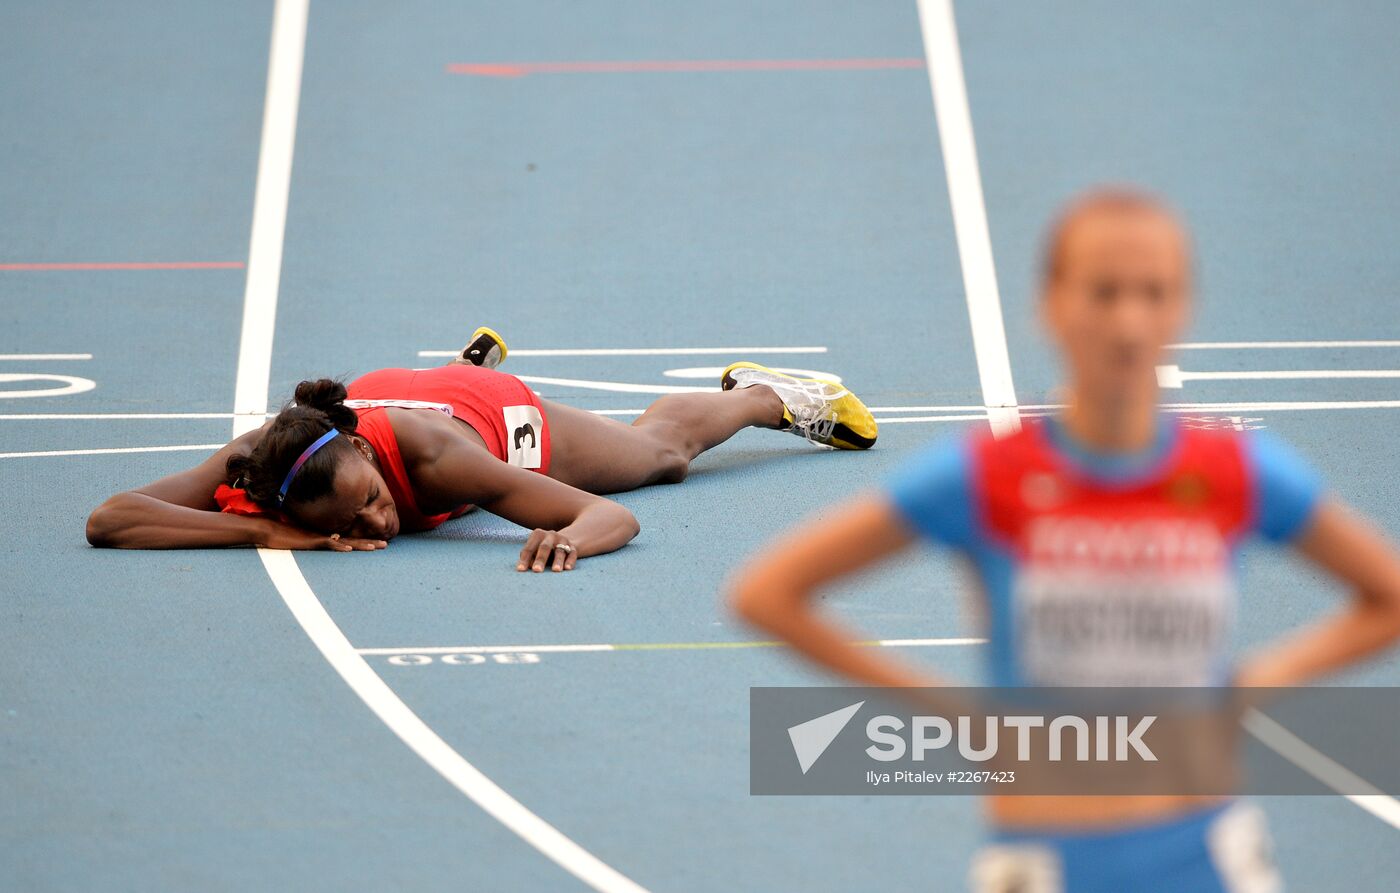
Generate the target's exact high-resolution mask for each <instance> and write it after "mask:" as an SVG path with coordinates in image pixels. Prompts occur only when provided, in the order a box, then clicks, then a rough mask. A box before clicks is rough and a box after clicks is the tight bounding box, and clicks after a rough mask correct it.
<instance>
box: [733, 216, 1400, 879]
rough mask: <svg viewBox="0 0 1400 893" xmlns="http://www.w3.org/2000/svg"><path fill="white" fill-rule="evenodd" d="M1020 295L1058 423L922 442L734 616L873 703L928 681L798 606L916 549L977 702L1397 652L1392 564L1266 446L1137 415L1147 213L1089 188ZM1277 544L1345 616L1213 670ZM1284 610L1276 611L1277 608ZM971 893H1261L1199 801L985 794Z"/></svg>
mask: <svg viewBox="0 0 1400 893" xmlns="http://www.w3.org/2000/svg"><path fill="white" fill-rule="evenodd" d="M1043 276H1044V278H1043V282H1042V290H1041V297H1040V313H1041V316H1042V321H1043V322H1044V324H1045V328H1046V329H1047V330H1048V333H1049V335H1050V337H1051V338H1052V340H1053V341H1054V342H1055V345H1056V346H1057V347H1058V349H1059V352H1060V355H1061V357H1062V359H1063V366H1064V373H1065V377H1066V379H1067V387H1066V389H1065V403H1066V405H1065V407H1064V408H1063V409H1062V410H1060V411H1059V412H1058V413H1057V414H1056V415H1055V416H1053V417H1051V418H1046V419H1034V420H1029V421H1028V422H1027V423H1026V424H1025V425H1024V426H1023V427H1022V429H1021V430H1020V431H1018V432H1005V433H1006V434H1007V436H1005V437H1002V438H1000V439H997V438H994V437H992V436H991V435H990V434H989V433H987V432H984V431H980V430H979V431H976V432H972V433H970V434H969V435H964V436H962V437H959V438H955V439H949V440H947V441H945V442H943V443H939V444H936V445H935V446H934V447H933V448H931V449H929V450H928V451H927V452H926V453H924V454H923V455H921V456H919V457H918V458H917V459H916V460H915V461H914V462H913V463H911V464H910V466H909V467H908V468H906V469H904V471H903V472H902V473H901V474H899V475H898V476H896V477H895V478H894V479H893V480H891V481H890V482H888V483H887V484H886V485H885V486H883V487H880V488H878V489H876V490H873V491H872V492H869V493H867V494H865V495H863V496H861V497H859V498H857V499H855V500H853V501H852V502H850V503H849V504H847V505H845V506H842V507H839V508H838V509H837V510H834V511H828V512H826V513H825V516H826V517H824V518H823V519H822V520H820V521H817V522H813V523H810V524H808V525H805V526H803V527H801V528H799V529H797V530H796V531H794V532H793V533H791V534H790V535H789V536H787V537H786V538H784V539H783V540H782V541H780V542H778V543H776V544H773V545H770V546H768V547H766V548H765V549H764V550H763V551H762V552H761V553H759V557H757V558H755V559H754V561H753V562H752V563H751V564H749V566H748V567H747V568H746V569H745V570H744V571H743V572H741V573H740V575H739V576H738V577H737V579H736V581H735V583H734V587H733V592H732V598H733V603H734V607H735V608H736V610H737V611H738V612H739V614H741V615H742V616H743V617H745V618H746V619H747V620H749V621H750V622H751V623H753V624H755V625H756V626H758V627H760V628H762V629H763V630H764V631H766V632H768V633H770V634H772V635H775V636H777V637H780V638H782V639H785V640H787V641H788V642H790V643H791V644H792V645H793V646H794V647H795V648H796V649H797V650H798V651H800V652H802V653H803V654H804V655H806V656H807V657H808V658H810V659H811V660H813V661H815V662H817V663H819V664H821V665H823V666H825V667H827V668H828V669H831V670H833V671H835V672H836V673H839V674H841V675H842V676H844V677H846V678H848V679H852V680H855V681H856V682H857V683H859V684H864V685H876V686H924V685H934V684H938V680H936V679H934V678H933V677H931V676H929V675H928V674H927V673H925V672H923V671H921V670H918V669H915V668H913V667H909V666H906V665H904V664H902V663H899V662H897V661H895V660H893V659H891V658H889V657H887V656H885V655H883V654H880V653H878V652H877V651H875V650H873V649H869V648H860V647H856V646H855V645H853V644H851V643H852V642H854V641H857V640H860V639H865V638H869V637H868V636H864V635H858V634H852V633H851V632H849V631H847V630H844V629H841V628H840V627H838V626H837V625H836V624H834V623H832V622H831V621H830V620H829V619H827V618H826V617H824V616H822V614H821V613H820V612H819V611H818V609H817V603H816V600H815V599H816V596H817V594H818V593H820V592H821V591H822V589H823V588H824V587H825V586H827V585H829V584H830V583H832V582H834V581H835V580H837V579H839V578H842V577H845V576H847V575H851V574H856V573H859V572H861V571H862V570H864V569H866V568H869V567H871V566H873V565H875V564H877V563H879V562H881V561H882V560H885V559H888V558H889V557H890V556H893V555H895V554H897V553H900V552H903V551H905V550H907V549H909V548H911V547H912V546H914V545H915V544H916V543H918V542H920V541H933V542H936V543H938V544H940V545H944V546H947V547H949V548H951V549H953V550H955V551H957V552H958V553H960V554H961V555H962V556H963V557H965V558H966V559H967V560H968V562H969V563H970V564H971V566H972V568H973V569H974V570H975V572H976V574H977V578H978V582H979V583H980V586H979V587H978V588H979V593H978V594H979V596H980V599H979V606H980V607H982V608H983V610H982V611H981V612H980V613H981V616H983V617H984V618H985V626H986V634H987V637H988V644H987V658H988V665H989V666H988V669H989V671H990V673H989V675H990V677H991V681H992V683H993V684H995V685H999V686H1015V687H1020V686H1082V685H1088V686H1124V685H1129V686H1131V685H1138V686H1205V687H1214V686H1222V685H1226V684H1228V683H1230V682H1233V683H1234V684H1235V685H1237V686H1258V687H1270V686H1296V685H1305V684H1307V683H1308V682H1310V681H1312V680H1314V679H1316V678H1317V677H1319V676H1320V675H1322V674H1325V673H1328V672H1333V671H1336V670H1338V669H1340V668H1343V667H1347V666H1349V665H1352V664H1354V663H1356V662H1358V661H1360V660H1362V659H1363V658H1365V657H1367V656H1369V655H1373V654H1375V653H1377V652H1378V651H1380V650H1382V649H1384V648H1387V647H1389V646H1391V645H1393V644H1394V643H1395V642H1396V640H1397V638H1398V637H1400V558H1398V557H1397V555H1396V552H1395V550H1394V549H1393V548H1392V547H1391V545H1390V544H1389V543H1387V542H1386V540H1385V538H1384V537H1383V536H1382V535H1381V534H1380V533H1379V532H1378V531H1376V529H1375V528H1374V527H1372V526H1371V525H1370V524H1369V523H1367V522H1366V521H1364V520H1362V519H1361V518H1359V517H1358V516H1357V515H1356V514H1354V513H1353V512H1351V511H1350V510H1349V509H1347V508H1345V507H1344V506H1343V505H1342V504H1341V502H1340V501H1339V500H1338V499H1337V498H1336V497H1335V496H1333V495H1330V494H1328V493H1327V492H1326V491H1325V489H1324V488H1323V485H1322V483H1321V481H1320V479H1319V477H1318V476H1317V475H1316V474H1315V473H1314V472H1313V471H1312V470H1311V469H1310V468H1309V467H1308V466H1307V464H1306V463H1305V462H1304V461H1303V460H1302V459H1301V458H1299V457H1298V456H1297V455H1296V454H1295V453H1293V451H1292V450H1290V449H1288V448H1287V446H1286V445H1284V444H1283V443H1282V442H1281V441H1279V440H1277V439H1276V438H1274V437H1272V436H1269V435H1268V433H1267V432H1262V431H1250V432H1247V433H1242V432H1236V431H1234V430H1196V429H1190V428H1187V427H1185V426H1183V425H1181V424H1180V423H1179V422H1178V417H1177V416H1175V415H1170V414H1167V413H1164V412H1163V411H1162V410H1161V409H1160V407H1159V406H1158V402H1157V400H1158V397H1157V388H1158V385H1157V378H1156V367H1157V365H1158V364H1159V363H1161V362H1162V361H1163V360H1164V359H1165V358H1166V355H1167V353H1168V351H1169V345H1171V344H1172V343H1174V342H1177V341H1179V340H1180V338H1181V335H1182V334H1183V332H1184V330H1185V327H1186V322H1187V318H1188V316H1189V311H1190V305H1191V279H1192V273H1191V262H1190V252H1189V246H1188V242H1187V238H1186V233H1185V231H1184V230H1183V228H1182V227H1181V225H1180V224H1179V223H1178V221H1177V219H1176V218H1175V217H1174V216H1173V215H1172V214H1171V213H1170V212H1169V211H1167V210H1166V209H1165V208H1164V207H1163V206H1162V205H1161V204H1159V203H1158V202H1156V201H1155V200H1153V199H1152V198H1150V197H1147V196H1143V195H1139V194H1136V193H1134V192H1130V191H1120V190H1109V191H1103V192H1098V193H1091V194H1089V195H1087V196H1085V197H1083V198H1081V199H1080V200H1079V201H1078V202H1076V203H1074V204H1073V205H1071V206H1070V207H1069V209H1068V210H1067V211H1066V212H1065V213H1064V214H1063V215H1062V216H1061V218H1060V219H1059V221H1058V222H1057V223H1056V225H1055V226H1054V227H1053V228H1052V229H1051V234H1050V238H1049V240H1048V243H1047V251H1046V263H1045V269H1044V274H1043ZM1256 536H1257V537H1259V538H1261V539H1263V540H1265V541H1267V542H1269V543H1272V544H1275V545H1280V546H1281V545H1290V546H1292V548H1293V549H1295V550H1296V551H1297V552H1298V553H1299V554H1300V555H1301V556H1302V557H1304V558H1305V559H1307V560H1309V561H1311V562H1312V563H1313V564H1314V565H1316V566H1318V567H1319V568H1320V569H1322V570H1324V571H1326V572H1328V573H1329V574H1330V575H1331V576H1332V577H1334V578H1335V579H1336V581H1337V582H1338V583H1340V584H1342V585H1343V586H1344V587H1345V588H1346V590H1347V591H1348V593H1349V594H1350V596H1351V598H1350V600H1349V602H1348V603H1347V604H1345V605H1344V606H1342V607H1341V608H1340V609H1339V610H1337V611H1336V612H1335V613H1333V614H1332V615H1331V616H1328V617H1324V618H1322V619H1320V620H1317V621H1315V622H1313V623H1312V624H1311V625H1309V626H1306V627H1304V628H1302V629H1300V630H1298V631H1296V632H1295V633H1294V634H1293V635H1291V636H1289V637H1287V638H1285V639H1283V640H1281V641H1277V642H1273V643H1270V644H1269V645H1268V646H1267V647H1265V648H1263V649H1262V650H1260V651H1259V652H1257V653H1256V654H1255V655H1253V656H1252V657H1251V658H1250V659H1248V660H1246V661H1245V662H1243V663H1242V664H1239V665H1238V666H1235V665H1234V664H1233V658H1234V656H1233V655H1232V654H1231V651H1230V635H1229V633H1230V626H1231V623H1230V621H1231V617H1232V616H1233V613H1234V611H1235V608H1236V604H1235V602H1236V590H1237V576H1238V566H1237V562H1236V560H1235V559H1236V557H1237V554H1238V550H1239V548H1240V546H1241V544H1242V543H1243V542H1244V541H1246V540H1248V539H1249V538H1251V537H1256ZM1278 595H1279V596H1280V597H1282V598H1287V595H1288V594H1287V593H1279V594H1278ZM987 805H988V814H989V817H990V819H991V822H992V825H993V836H994V839H995V841H996V843H995V845H994V846H990V847H988V848H987V849H986V850H985V851H984V852H983V853H981V854H980V855H979V856H978V857H977V859H976V860H974V863H973V872H972V876H973V889H974V890H976V891H984V893H1006V891H1010V890H1018V891H1025V893H1050V891H1069V893H1109V891H1112V893H1123V891H1136V890H1151V891H1152V893H1167V891H1171V893H1223V891H1225V890H1261V891H1262V890H1269V891H1273V890H1277V889H1279V887H1278V878H1277V874H1276V872H1275V870H1274V868H1273V867H1272V865H1271V864H1270V863H1269V860H1268V857H1267V844H1266V833H1267V832H1266V831H1265V829H1264V828H1263V825H1262V817H1261V816H1260V815H1259V814H1258V813H1257V812H1256V811H1255V810H1254V809H1253V808H1252V807H1250V806H1249V804H1247V803H1242V802H1232V801H1229V800H1221V799H1220V798H1209V797H1202V796H1200V795H1192V794H1179V795H1152V796H1138V795H1119V796H1102V795H1092V796H1091V795H1084V796H1078V797H1067V796H1040V795H1023V796H1008V795H1005V794H1001V795H994V796H992V797H991V798H990V800H989V802H988V804H987Z"/></svg>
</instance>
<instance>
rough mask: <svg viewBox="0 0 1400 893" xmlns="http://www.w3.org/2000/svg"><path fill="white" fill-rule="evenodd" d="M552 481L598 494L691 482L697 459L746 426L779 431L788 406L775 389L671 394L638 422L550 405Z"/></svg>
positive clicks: (547, 407)
mask: <svg viewBox="0 0 1400 893" xmlns="http://www.w3.org/2000/svg"><path fill="white" fill-rule="evenodd" d="M542 402H543V403H544V410H545V416H546V418H548V420H549V431H550V440H551V447H550V453H551V457H552V458H551V459H550V469H549V476H550V477H552V478H556V479H558V480H561V481H563V482H564V483H566V484H569V485H571V486H574V487H578V488H579V489H581V490H588V491H590V492H593V493H618V492H622V491H624V490H634V489H636V488H637V487H642V486H645V485H647V484H662V483H666V484H673V483H678V482H679V481H683V480H685V476H686V473H687V472H688V471H689V470H690V462H691V460H692V459H694V458H695V457H696V456H698V455H700V454H701V453H703V452H704V451H705V450H708V449H710V448H711V447H714V446H718V445H719V444H721V443H723V442H724V441H726V440H728V439H729V438H731V437H733V436H734V435H735V434H736V433H737V432H739V431H741V430H742V429H744V428H749V427H760V428H776V427H778V426H779V424H781V422H782V419H783V403H782V400H780V399H779V398H778V395H777V393H775V392H774V391H773V390H772V389H771V388H766V387H751V388H744V389H741V390H733V391H721V392H718V393H713V394H703V393H696V394H668V395H666V396H665V397H662V398H661V399H660V400H657V401H656V402H655V403H653V404H652V405H651V406H650V407H649V408H648V409H647V411H646V412H644V413H642V415H641V416H640V417H639V418H638V419H637V420H636V421H635V422H633V423H632V424H631V425H627V424H624V423H622V422H619V421H617V420H616V419H611V418H608V417H606V416H600V415H597V414H595V413H591V412H587V411H585V410H582V409H575V408H574V407H572V406H565V405H563V404H561V403H554V402H552V401H549V400H545V401H542Z"/></svg>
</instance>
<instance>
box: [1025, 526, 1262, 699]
mask: <svg viewBox="0 0 1400 893" xmlns="http://www.w3.org/2000/svg"><path fill="white" fill-rule="evenodd" d="M1227 557H1228V556H1227V552H1226V548H1225V545H1224V543H1223V542H1222V541H1221V540H1220V537H1219V535H1218V534H1217V533H1216V532H1215V531H1214V530H1213V529H1212V528H1210V527H1209V526H1207V525H1204V524H1199V523H1192V522H1183V521H1177V520H1171V519H1168V520H1158V519H1146V520H1136V521H1116V520H1110V521H1097V520H1091V519H1074V518H1070V519H1056V518H1047V519H1041V520H1040V521H1038V522H1036V523H1035V524H1033V525H1032V528H1031V536H1030V539H1029V549H1028V554H1027V560H1026V566H1025V568H1024V569H1023V570H1022V571H1021V573H1020V574H1018V579H1017V581H1016V584H1015V602H1016V608H1017V611H1016V615H1017V628H1018V638H1019V645H1020V652H1021V657H1022V660H1023V661H1024V666H1025V672H1026V676H1027V678H1029V679H1031V680H1033V681H1034V682H1035V683H1036V684H1040V685H1144V686H1152V685H1167V686H1169V685H1209V684H1211V681H1212V679H1213V678H1214V677H1215V674H1216V673H1218V672H1219V670H1220V667H1219V661H1220V656H1221V655H1222V654H1223V653H1224V650H1225V647H1226V644H1227V637H1228V630H1229V626H1230V621H1231V619H1232V618H1231V615H1232V608H1233V605H1234V601H1235V592H1234V580H1233V578H1232V576H1231V574H1230V568H1229V565H1228V563H1227Z"/></svg>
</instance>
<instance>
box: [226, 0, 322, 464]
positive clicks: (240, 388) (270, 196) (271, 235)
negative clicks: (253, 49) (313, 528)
mask: <svg viewBox="0 0 1400 893" xmlns="http://www.w3.org/2000/svg"><path fill="white" fill-rule="evenodd" d="M308 4H309V0H277V2H276V4H275V5H274V7H273V12H272V16H273V21H272V48H271V50H270V51H269V53H268V60H267V95H266V97H265V99H264V100H263V122H262V142H261V145H260V146H259V148H258V179H257V185H256V186H255V187H254V192H253V227H252V232H251V234H250V235H249V238H248V272H247V277H246V279H245V281H244V286H243V327H242V333H241V334H240V336H239V342H238V343H239V354H238V375H237V383H236V384H235V386H234V392H233V411H234V412H235V413H237V414H238V415H239V416H240V417H241V418H238V419H236V420H235V422H234V426H233V435H234V436H235V437H237V436H239V435H240V434H243V433H245V432H247V431H251V430H253V429H254V428H257V427H260V426H261V425H262V423H263V421H264V420H265V419H266V418H267V416H266V412H267V390H268V383H269V380H270V378H271V375H272V339H273V335H274V333H275V331H276V327H277V293H278V290H279V289H280V288H281V284H282V245H283V240H284V237H285V235H286V229H287V200H288V197H289V196H290V194H291V189H292V156H293V154H294V152H295V149H296V138H297V106H298V104H299V102H300V101H301V68H302V61H303V58H304V56H305V54H306V16H307V6H308Z"/></svg>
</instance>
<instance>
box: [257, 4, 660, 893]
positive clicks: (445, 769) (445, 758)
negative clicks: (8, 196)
mask: <svg viewBox="0 0 1400 893" xmlns="http://www.w3.org/2000/svg"><path fill="white" fill-rule="evenodd" d="M308 2H309V0H276V5H275V6H274V8H273V26H272V49H271V52H270V54H269V59H268V75H267V100H266V106H265V108H264V112H263V134H262V145H261V148H260V150H259V155H258V180H257V190H256V194H255V196H254V199H253V234H252V238H251V244H250V249H249V256H248V273H247V275H248V283H247V286H246V288H245V291H244V308H243V328H242V334H241V340H240V342H239V351H238V373H237V387H236V390H235V396H234V413H235V417H234V420H233V435H234V436H235V437H237V436H239V435H241V434H244V433H246V432H248V431H251V430H253V429H255V428H257V427H259V426H261V425H262V423H263V421H264V419H265V418H266V415H267V392H268V383H269V380H270V376H271V371H272V339H273V334H274V331H275V318H276V311H277V291H278V288H279V284H280V277H281V265H282V247H283V237H284V234H285V231H286V222H287V201H288V198H289V195H290V190H291V162H292V151H293V147H294V145H295V143H296V123H297V100H298V96H299V94H300V92H301V70H302V60H303V57H304V55H305V51H306V18H307V6H308ZM257 551H258V557H259V558H260V559H261V560H262V563H263V567H264V568H265V569H266V570H267V574H268V577H269V578H271V580H272V583H273V585H274V586H275V587H276V588H277V591H278V593H279V594H280V595H281V596H282V600H283V601H284V602H285V603H286V605H287V609H288V610H290V611H291V612H292V616H294V617H295V618H296V620H297V622H298V623H299V624H300V625H301V628H302V629H303V630H304V631H305V632H306V634H307V637H308V638H310V639H311V641H312V643H314V644H315V645H316V648H317V649H318V650H320V652H321V654H322V655H323V656H324V657H325V658H326V660H327V661H328V662H329V663H330V665H331V666H332V667H333V668H334V669H335V671H336V672H337V673H339V674H340V678H341V679H343V680H344V681H345V683H346V684H347V685H349V686H350V688H351V690H352V691H354V692H355V694H356V695H358V696H359V697H360V699H361V700H362V701H364V702H365V704H366V705H367V706H368V707H369V708H370V709H371V710H372V711H373V712H374V714H375V715H376V716H378V717H379V719H380V720H381V721H382V722H384V724H385V725H387V726H388V727H389V729H390V730H391V731H393V733H394V734H395V735H397V736H398V737H399V738H400V740H402V741H403V742H404V743H405V744H407V745H408V746H409V748H411V749H412V750H413V752H414V753H416V754H417V755H418V756H419V757H420V758H421V759H423V760H424V762H426V763H427V764H428V765H430V766H432V767H433V768H434V769H435V770H437V772H438V774H440V775H441V776H442V777H443V778H444V779H446V780H447V781H448V782H449V783H450V784H452V786H453V787H455V788H457V790H459V791H461V792H462V794H463V795H465V796H466V797H467V798H468V799H470V800H471V801H472V802H473V803H475V804H477V805H478V806H480V807H481V808H482V809H483V810H485V811H486V813H487V814H488V815H490V816H492V817H493V818H495V819H496V820H497V821H499V822H500V823H501V824H502V825H504V826H505V827H506V828H508V829H509V830H511V831H512V832H514V833H515V834H516V835H517V836H519V837H520V839H521V840H523V841H525V842H526V843H528V844H529V845H531V846H532V847H534V848H535V849H536V850H537V851H539V852H540V853H541V854H543V855H544V856H546V857H547V858H549V859H550V860H552V861H553V862H554V863H555V864H556V865H558V866H559V867H560V868H562V869H564V870H565V871H567V872H569V873H570V874H572V875H574V876H575V877H577V878H578V879H579V880H581V881H583V882H584V883H585V884H587V885H588V886H590V887H592V888H593V889H595V890H597V891H599V893H646V890H645V889H644V888H642V887H641V886H639V885H637V884H636V883H635V882H633V881H632V880H630V879H628V878H627V877H625V876H623V875H622V874H620V873H619V872H618V871H617V870H615V869H613V868H612V867H611V866H609V865H607V864H606V863H604V862H603V861H602V860H600V859H598V858H597V857H596V856H594V855H593V854H592V853H590V852H588V851H587V850H585V849H583V848H582V847H581V846H579V845H578V844H576V843H574V842H573V841H572V840H570V839H569V838H568V837H565V836H564V835H563V834H562V833H560V832H559V831H558V830H557V829H556V828H554V827H553V826H552V825H550V824H549V823H548V822H546V821H544V820H543V819H541V818H540V817H539V816H537V815H535V814H534V813H533V812H531V811H530V810H528V809H526V808H525V807H524V806H523V805H521V803H520V802H519V801H517V800H516V799H515V798H513V797H511V796H510V795H509V794H507V793H506V792H505V791H504V790H502V789H501V788H500V786H499V785H497V784H496V783H495V782H493V781H491V779H489V778H487V777H486V776H485V775H484V774H482V773H481V771H480V770H478V769H477V768H476V767H475V766H473V765H472V764H471V763H469V762H467V760H466V759H464V758H463V757H462V755H461V754H459V753H457V752H456V751H455V750H453V749H452V748H451V747H450V746H448V744H447V743H446V742H445V741H443V740H442V739H441V738H440V737H438V735H437V733H435V732H434V731H433V730H432V729H431V728H429V727H428V725H427V724H426V723H424V722H423V721H422V720H421V719H420V718H419V717H418V716H417V714H415V713H414V712H413V711H412V710H410V709H409V708H408V705H406V704H404V702H403V701H402V700H400V699H399V697H398V695H396V694H394V692H393V690H392V689H390V688H389V686H388V685H386V684H385V683H384V680H382V679H380V678H379V676H378V675H377V674H376V673H375V672H374V670H373V669H371V668H370V666H369V664H367V663H366V662H365V660H364V658H362V657H360V656H359V655H358V654H356V653H355V649H354V648H353V647H352V646H351V645H350V642H349V640H347V639H346V638H345V634H344V633H342V632H341V631H340V628H339V627H338V626H336V624H335V622H334V621H333V620H331V617H330V614H328V613H327V612H326V609H325V607H324V606H323V605H322V604H321V602H320V600H319V599H317V598H316V594H315V593H314V592H313V591H312V590H311V587H310V585H309V584H308V583H307V582H306V578H305V577H304V576H303V575H302V572H301V568H300V567H298V566H297V563H296V557H295V556H294V555H293V554H292V553H291V552H276V551H272V550H269V549H261V548H260V549H258V550H257Z"/></svg>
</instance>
